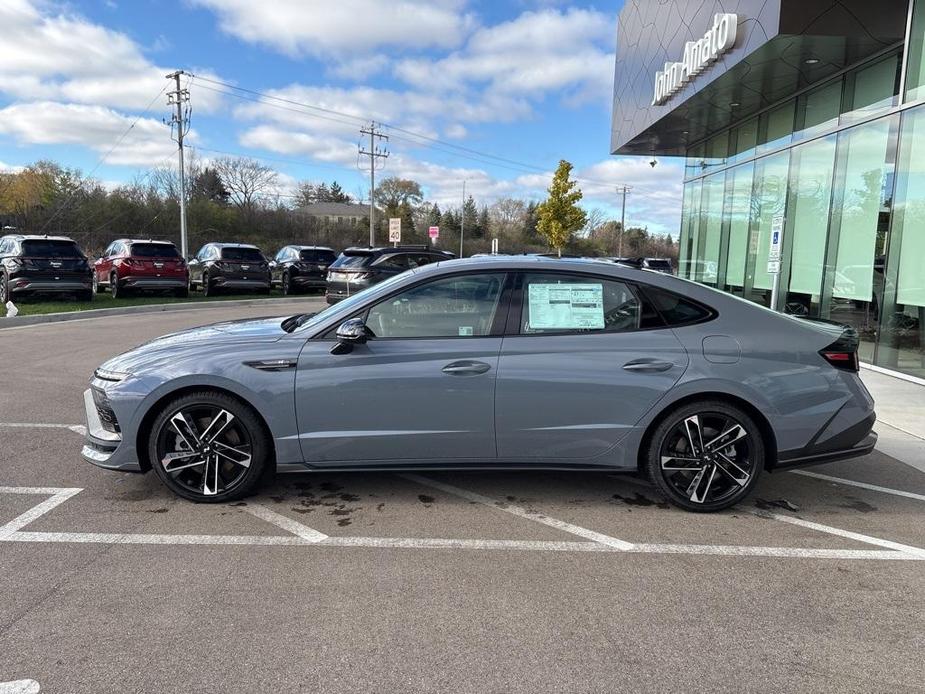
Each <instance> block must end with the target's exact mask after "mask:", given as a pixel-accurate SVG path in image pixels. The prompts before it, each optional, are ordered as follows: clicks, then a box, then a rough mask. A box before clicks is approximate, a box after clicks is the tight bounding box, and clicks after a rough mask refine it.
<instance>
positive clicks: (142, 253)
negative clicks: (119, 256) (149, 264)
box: [132, 243, 180, 258]
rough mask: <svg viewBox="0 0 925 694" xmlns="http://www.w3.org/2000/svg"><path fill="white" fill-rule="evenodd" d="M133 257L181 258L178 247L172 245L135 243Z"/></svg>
mask: <svg viewBox="0 0 925 694" xmlns="http://www.w3.org/2000/svg"><path fill="white" fill-rule="evenodd" d="M132 255H134V256H138V257H140V258H179V257H180V254H179V253H178V252H177V247H176V246H174V245H173V244H170V243H133V244H132Z"/></svg>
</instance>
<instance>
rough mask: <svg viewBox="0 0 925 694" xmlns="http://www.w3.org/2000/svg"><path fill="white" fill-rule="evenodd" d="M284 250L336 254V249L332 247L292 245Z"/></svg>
mask: <svg viewBox="0 0 925 694" xmlns="http://www.w3.org/2000/svg"><path fill="white" fill-rule="evenodd" d="M284 248H298V249H299V250H300V251H331V253H333V252H334V249H333V248H331V247H330V246H299V245H298V244H291V245H289V246H284Z"/></svg>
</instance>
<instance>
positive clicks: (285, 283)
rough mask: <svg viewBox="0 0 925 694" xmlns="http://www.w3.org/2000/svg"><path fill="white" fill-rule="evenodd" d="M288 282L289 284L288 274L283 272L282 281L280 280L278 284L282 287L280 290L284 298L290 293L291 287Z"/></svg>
mask: <svg viewBox="0 0 925 694" xmlns="http://www.w3.org/2000/svg"><path fill="white" fill-rule="evenodd" d="M289 282H290V280H289V273H288V272H284V273H283V279H282V281H281V282H280V284H281V285H282V287H281V288H282V290H283V295H284V296H288V295H289V294H291V293H292V286H291V285H290V283H289Z"/></svg>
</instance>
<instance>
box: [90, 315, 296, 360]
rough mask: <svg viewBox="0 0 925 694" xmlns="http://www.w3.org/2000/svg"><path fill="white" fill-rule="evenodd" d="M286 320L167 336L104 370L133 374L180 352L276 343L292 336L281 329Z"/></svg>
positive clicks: (231, 324) (239, 323) (218, 325)
mask: <svg viewBox="0 0 925 694" xmlns="http://www.w3.org/2000/svg"><path fill="white" fill-rule="evenodd" d="M283 320H284V317H283V316H276V317H272V318H250V319H246V320H236V321H226V322H224V323H213V324H212V325H204V326H202V327H199V328H191V329H189V330H182V331H180V332H176V333H171V334H169V335H163V336H162V337H158V338H155V339H153V340H151V341H150V342H146V343H145V344H143V345H141V346H139V347H136V348H135V349H133V350H130V351H128V352H125V353H124V354H120V355H119V356H117V357H115V358H113V359H110V360H109V361H107V362H106V363H105V364H103V365H102V368H104V369H109V370H111V371H124V372H129V373H132V372H134V371H135V370H136V369H138V368H139V367H140V366H144V365H147V364H148V363H150V362H156V361H160V360H161V359H162V358H164V356H165V355H171V354H175V353H176V352H178V351H183V352H186V351H188V350H195V349H196V348H198V347H209V348H214V347H215V345H216V344H232V343H239V344H240V343H248V344H254V343H272V342H276V341H277V340H279V339H280V338H282V337H283V336H284V335H287V334H288V333H286V331H285V330H283V329H282V327H280V325H281V323H282V322H283Z"/></svg>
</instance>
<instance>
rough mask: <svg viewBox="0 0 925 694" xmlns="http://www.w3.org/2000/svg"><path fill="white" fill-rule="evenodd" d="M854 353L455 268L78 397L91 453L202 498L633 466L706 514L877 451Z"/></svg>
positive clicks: (264, 326) (618, 273)
mask: <svg viewBox="0 0 925 694" xmlns="http://www.w3.org/2000/svg"><path fill="white" fill-rule="evenodd" d="M857 346H858V342H857V335H856V334H855V333H854V332H853V331H852V330H851V329H849V328H846V327H844V326H840V325H835V324H828V323H822V322H811V321H807V320H804V319H799V318H793V317H789V316H784V315H780V314H777V313H774V312H772V311H769V310H767V309H764V308H762V307H759V306H755V305H753V304H750V303H748V302H745V301H743V300H741V299H737V298H735V297H733V296H730V295H727V294H723V293H720V292H717V291H714V290H712V289H709V288H707V287H704V286H701V285H698V284H694V283H692V282H688V281H685V280H681V279H678V278H674V277H671V276H667V275H664V274H660V273H655V272H650V271H647V270H639V269H634V268H629V267H622V266H619V265H613V264H610V263H604V262H596V261H588V260H557V259H549V258H541V257H516V256H515V257H501V256H496V257H484V258H475V259H469V260H452V261H447V262H441V263H436V264H434V265H429V266H426V267H423V268H419V269H416V270H413V271H409V272H405V273H403V274H401V275H398V276H396V277H393V278H391V279H389V280H387V281H386V282H383V283H381V284H379V285H376V286H374V287H372V288H370V289H368V290H366V291H364V292H362V293H360V294H357V295H355V296H353V297H351V298H350V299H347V300H345V301H343V302H341V303H339V304H336V305H334V306H332V307H330V308H328V309H326V310H325V311H322V312H321V313H318V314H314V315H310V314H304V315H296V316H291V317H289V318H285V319H282V318H267V319H258V320H247V321H238V322H229V323H219V324H216V325H211V326H206V327H203V328H197V329H193V330H188V331H185V332H180V333H176V334H173V335H167V336H165V337H161V338H158V339H156V340H154V341H152V342H149V343H148V344H145V345H143V346H141V347H138V348H137V349H134V350H132V351H130V352H127V353H126V354H123V355H121V356H118V357H115V358H114V359H111V360H109V361H108V362H106V363H105V364H103V365H102V366H101V367H100V368H99V369H97V371H96V372H95V374H94V377H93V379H92V380H91V382H90V388H89V389H88V390H87V391H86V393H85V396H84V401H85V406H86V415H87V424H88V427H87V428H88V435H87V440H86V444H85V446H84V448H83V456H84V457H85V458H86V459H87V460H88V461H90V462H92V463H95V464H96V465H99V466H101V467H105V468H110V469H115V470H125V471H137V472H147V471H149V470H152V469H153V470H154V471H155V473H156V474H157V475H158V477H159V478H160V479H161V480H162V482H163V483H164V484H165V485H166V486H167V487H169V488H170V489H171V490H173V491H174V492H175V493H177V494H178V495H180V496H182V497H185V498H187V499H191V500H193V501H203V502H224V501H228V500H231V499H237V498H240V497H242V496H244V495H246V494H249V493H251V492H253V491H254V490H255V489H256V488H257V487H258V485H259V484H260V482H261V480H262V479H264V477H265V476H266V475H267V474H272V473H273V472H274V471H275V472H306V471H314V470H366V469H376V470H383V469H388V470H412V469H414V470H417V469H457V470H458V469H468V470H473V469H491V470H499V469H547V470H549V469H556V470H560V469H569V470H603V471H610V472H613V471H623V472H635V473H642V474H645V475H647V476H648V477H649V478H651V480H652V481H653V482H654V483H655V484H656V485H657V486H658V487H659V489H660V490H661V491H662V492H663V493H664V494H665V496H666V497H667V498H668V499H669V500H671V501H672V502H673V503H674V504H676V505H678V506H681V507H683V508H686V509H689V510H692V511H715V510H719V509H723V508H727V507H729V506H731V505H733V504H735V503H736V502H738V501H741V500H742V499H743V498H744V497H745V496H746V495H748V494H749V492H750V491H751V490H752V489H753V488H754V487H755V484H756V483H757V480H758V478H759V474H760V473H761V472H762V471H763V470H775V469H780V468H785V467H788V466H794V465H806V464H812V463H819V462H829V461H832V460H837V459H841V458H849V457H853V456H859V455H863V454H865V453H868V452H869V451H870V450H871V449H872V448H873V446H874V443H875V441H876V434H873V433H872V432H871V428H872V426H873V423H874V418H875V415H874V403H873V400H872V399H871V397H870V395H869V394H868V392H867V390H866V389H865V388H864V386H863V385H862V383H861V381H860V379H859V378H858V374H857V371H858V359H857Z"/></svg>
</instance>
